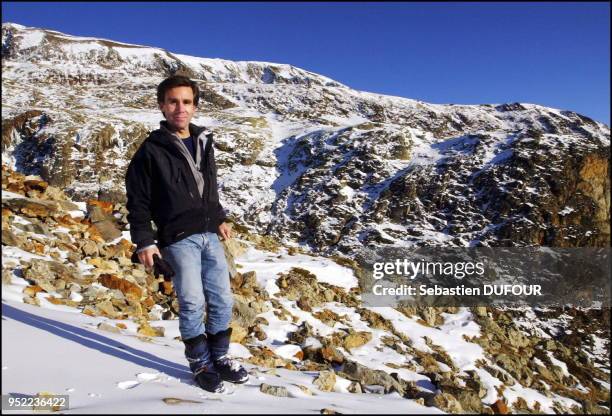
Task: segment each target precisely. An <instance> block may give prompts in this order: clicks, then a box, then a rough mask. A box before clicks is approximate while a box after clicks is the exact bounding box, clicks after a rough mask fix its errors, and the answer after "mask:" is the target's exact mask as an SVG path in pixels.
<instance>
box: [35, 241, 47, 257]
mask: <svg viewBox="0 0 612 416" xmlns="http://www.w3.org/2000/svg"><path fill="white" fill-rule="evenodd" d="M32 245H33V249H34V252H35V253H36V254H45V245H44V244H41V243H39V242H37V241H33V242H32Z"/></svg>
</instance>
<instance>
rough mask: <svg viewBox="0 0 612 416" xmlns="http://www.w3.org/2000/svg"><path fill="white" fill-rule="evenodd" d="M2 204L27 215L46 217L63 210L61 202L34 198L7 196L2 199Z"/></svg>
mask: <svg viewBox="0 0 612 416" xmlns="http://www.w3.org/2000/svg"><path fill="white" fill-rule="evenodd" d="M2 206H3V207H5V208H8V209H10V210H11V211H13V212H19V213H21V214H23V215H25V216H27V217H37V218H46V217H51V216H55V215H58V214H60V212H61V206H60V204H59V203H57V202H55V201H45V200H41V199H33V198H6V199H3V200H2Z"/></svg>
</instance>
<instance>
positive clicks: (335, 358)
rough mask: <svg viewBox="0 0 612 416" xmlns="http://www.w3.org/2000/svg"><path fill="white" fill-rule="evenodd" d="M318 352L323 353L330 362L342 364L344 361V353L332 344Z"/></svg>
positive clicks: (323, 356)
mask: <svg viewBox="0 0 612 416" xmlns="http://www.w3.org/2000/svg"><path fill="white" fill-rule="evenodd" d="M318 352H319V354H320V355H321V358H323V360H324V361H327V362H329V363H332V364H342V363H343V362H344V355H343V354H342V353H341V352H340V351H338V349H336V348H334V347H333V346H331V345H327V346H324V347H322V348H320V349H319V350H318ZM309 356H311V355H309Z"/></svg>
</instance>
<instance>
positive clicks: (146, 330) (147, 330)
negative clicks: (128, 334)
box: [136, 322, 165, 337]
mask: <svg viewBox="0 0 612 416" xmlns="http://www.w3.org/2000/svg"><path fill="white" fill-rule="evenodd" d="M136 332H137V333H138V334H140V335H143V336H145V337H163V336H164V333H165V328H164V327H152V326H150V325H149V324H148V323H145V322H143V323H141V324H140V326H139V327H138V330H137V331H136Z"/></svg>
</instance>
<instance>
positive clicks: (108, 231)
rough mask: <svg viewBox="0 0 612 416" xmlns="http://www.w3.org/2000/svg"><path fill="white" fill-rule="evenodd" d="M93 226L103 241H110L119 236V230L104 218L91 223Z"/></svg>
mask: <svg viewBox="0 0 612 416" xmlns="http://www.w3.org/2000/svg"><path fill="white" fill-rule="evenodd" d="M93 227H95V229H96V230H97V231H98V233H100V236H102V238H103V239H104V241H112V240H115V239H117V238H119V237H121V235H122V234H121V231H120V230H119V229H118V228H117V226H116V225H115V224H114V222H113V221H111V220H104V221H99V222H95V223H93Z"/></svg>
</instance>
